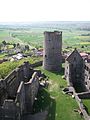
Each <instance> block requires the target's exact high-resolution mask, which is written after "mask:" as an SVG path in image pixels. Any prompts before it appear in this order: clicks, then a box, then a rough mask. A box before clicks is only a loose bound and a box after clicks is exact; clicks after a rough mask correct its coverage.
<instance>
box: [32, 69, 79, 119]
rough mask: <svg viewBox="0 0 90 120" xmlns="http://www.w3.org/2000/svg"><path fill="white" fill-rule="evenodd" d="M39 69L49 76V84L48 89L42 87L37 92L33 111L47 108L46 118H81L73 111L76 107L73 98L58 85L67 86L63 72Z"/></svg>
mask: <svg viewBox="0 0 90 120" xmlns="http://www.w3.org/2000/svg"><path fill="white" fill-rule="evenodd" d="M39 69H41V70H42V71H43V72H44V73H45V74H46V75H47V76H48V77H49V83H50V84H49V87H48V89H42V90H41V91H40V92H39V95H38V100H37V102H36V103H35V108H36V109H35V111H34V112H40V111H43V110H45V109H47V110H48V118H47V120H81V117H80V115H79V114H78V113H76V112H74V109H77V108H78V105H77V103H76V101H75V99H72V98H71V97H70V96H68V95H65V94H63V93H62V88H60V86H61V87H66V86H67V83H66V81H65V80H64V79H62V75H63V72H62V73H60V74H58V73H52V72H48V71H46V70H43V69H42V68H39Z"/></svg>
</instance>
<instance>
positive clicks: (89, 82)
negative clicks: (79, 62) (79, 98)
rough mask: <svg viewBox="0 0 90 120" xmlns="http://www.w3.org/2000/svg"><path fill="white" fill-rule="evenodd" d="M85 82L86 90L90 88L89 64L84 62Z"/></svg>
mask: <svg viewBox="0 0 90 120" xmlns="http://www.w3.org/2000/svg"><path fill="white" fill-rule="evenodd" d="M85 84H86V87H87V89H88V90H90V64H89V63H85Z"/></svg>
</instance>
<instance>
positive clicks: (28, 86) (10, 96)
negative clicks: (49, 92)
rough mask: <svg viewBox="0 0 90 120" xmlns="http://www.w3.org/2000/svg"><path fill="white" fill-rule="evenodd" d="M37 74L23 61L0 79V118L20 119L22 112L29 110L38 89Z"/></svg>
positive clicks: (36, 71)
mask: <svg viewBox="0 0 90 120" xmlns="http://www.w3.org/2000/svg"><path fill="white" fill-rule="evenodd" d="M39 74H40V71H38V70H33V69H32V68H31V65H30V64H29V63H28V62H25V63H24V64H23V65H21V66H19V67H18V68H16V69H15V70H13V71H12V72H11V73H10V74H9V75H8V76H7V77H6V78H5V79H4V80H0V120H5V119H9V120H20V119H21V116H22V114H23V113H27V112H31V110H32V107H33V103H34V101H35V97H36V95H37V92H38V89H39V77H38V75H39Z"/></svg>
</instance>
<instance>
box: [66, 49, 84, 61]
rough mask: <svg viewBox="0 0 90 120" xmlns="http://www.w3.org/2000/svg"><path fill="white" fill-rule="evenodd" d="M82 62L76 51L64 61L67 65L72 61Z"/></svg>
mask: <svg viewBox="0 0 90 120" xmlns="http://www.w3.org/2000/svg"><path fill="white" fill-rule="evenodd" d="M82 60H83V59H82V57H81V55H80V54H79V52H78V51H77V50H76V49H75V50H74V51H73V52H72V53H71V54H70V55H69V57H68V58H67V59H66V61H68V62H69V63H72V62H74V61H77V62H80V61H82Z"/></svg>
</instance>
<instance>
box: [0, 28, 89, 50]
mask: <svg viewBox="0 0 90 120" xmlns="http://www.w3.org/2000/svg"><path fill="white" fill-rule="evenodd" d="M54 30H61V31H62V32H63V33H62V42H63V50H67V51H68V50H71V49H73V48H75V47H76V48H78V49H79V50H81V51H88V52H89V51H90V47H89V45H90V36H87V35H86V36H83V34H87V33H88V34H89V33H90V32H89V31H85V30H77V29H72V30H68V29H64V30H62V29H53V28H52V29H51V28H48V29H47V28H46V29H45V28H31V29H25V30H23V29H20V30H18V29H16V30H15V31H14V30H2V31H0V42H2V41H3V40H5V41H6V42H10V43H21V44H28V45H30V46H34V47H42V46H43V40H44V34H43V33H44V31H54ZM83 46H84V47H83Z"/></svg>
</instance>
